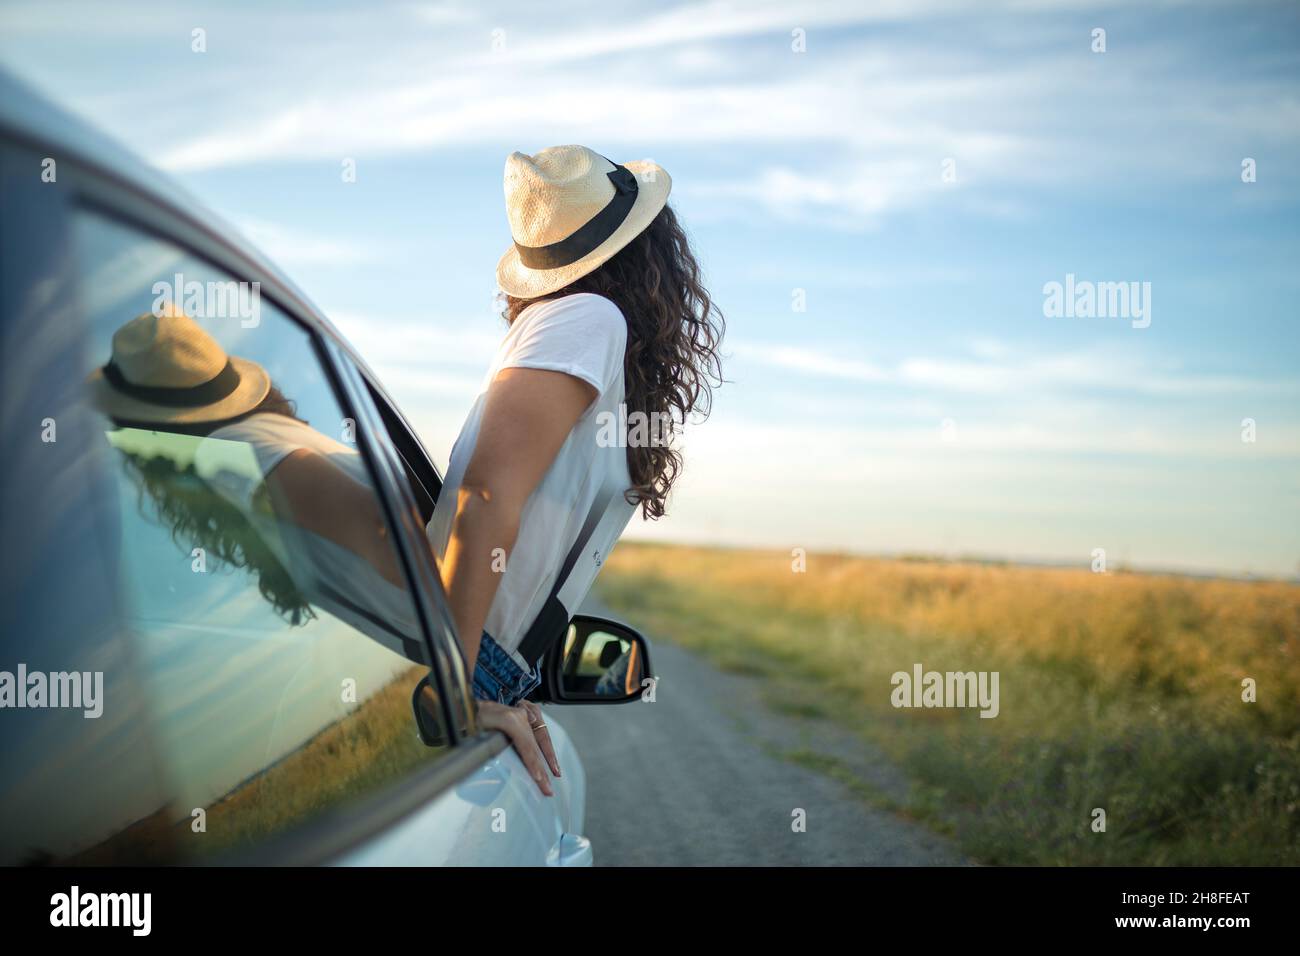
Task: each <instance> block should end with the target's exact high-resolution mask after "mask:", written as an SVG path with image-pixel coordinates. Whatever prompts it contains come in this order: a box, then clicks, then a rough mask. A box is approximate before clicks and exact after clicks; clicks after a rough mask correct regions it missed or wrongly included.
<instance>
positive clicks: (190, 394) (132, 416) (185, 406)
mask: <svg viewBox="0 0 1300 956" xmlns="http://www.w3.org/2000/svg"><path fill="white" fill-rule="evenodd" d="M87 384H88V385H89V386H90V389H91V395H92V400H93V401H94V403H95V405H96V407H98V408H99V409H100V410H101V411H102V412H104V413H105V414H106V415H108V416H109V417H110V418H113V419H116V420H118V421H127V422H140V423H145V422H156V423H159V424H164V423H172V424H178V425H180V424H192V423H198V422H217V421H224V420H225V419H228V418H237V417H238V416H240V415H243V414H245V413H247V412H250V411H252V410H253V409H254V408H256V407H257V406H258V405H259V404H261V401H262V399H264V398H266V395H267V393H268V392H269V391H270V390H271V378H270V376H269V375H267V374H266V370H265V369H264V368H262V366H260V365H258V364H257V363H256V362H250V361H249V360H248V359H243V358H238V357H236V356H228V355H226V353H225V351H224V350H223V349H222V348H221V346H220V345H218V344H217V340H216V339H214V338H213V337H212V336H211V335H209V334H208V333H207V332H205V331H204V330H203V329H202V328H201V327H200V326H199V324H198V323H197V322H195V321H194V320H193V319H191V318H190V317H189V316H187V315H185V314H184V313H183V312H181V311H180V310H178V309H176V308H175V307H174V306H171V305H168V306H167V307H166V308H164V309H162V310H161V312H160V313H159V314H154V313H153V312H146V313H144V314H143V315H138V316H136V317H135V318H134V319H132V320H131V321H130V322H127V323H126V324H125V325H123V326H122V327H121V328H120V329H118V330H117V331H116V332H114V333H113V351H112V357H111V358H110V359H109V361H108V364H106V365H104V366H103V367H102V368H97V369H95V371H93V372H91V373H90V377H89V379H88V380H87Z"/></svg>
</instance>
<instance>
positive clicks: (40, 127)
mask: <svg viewBox="0 0 1300 956" xmlns="http://www.w3.org/2000/svg"><path fill="white" fill-rule="evenodd" d="M2 139H10V140H15V141H18V142H21V143H24V144H26V145H28V146H31V147H33V148H36V149H39V150H41V151H43V152H45V153H48V154H49V155H53V156H63V157H68V158H70V159H71V160H72V161H73V162H75V163H76V164H77V165H80V166H84V167H86V168H87V169H89V170H92V171H94V172H95V173H97V174H99V175H101V176H103V177H105V178H107V179H109V180H112V181H115V182H116V183H117V184H118V185H119V186H121V187H122V188H124V189H127V190H130V191H132V192H135V193H137V194H139V195H141V196H142V197H144V198H145V199H147V200H148V201H150V202H152V203H155V204H157V205H160V206H163V207H166V208H167V210H168V211H169V212H170V213H172V214H174V215H175V216H176V217H177V218H178V219H181V220H184V221H186V222H187V223H188V224H189V225H190V226H192V227H194V228H196V229H199V230H202V231H203V232H205V233H207V234H208V237H209V238H211V239H215V240H216V241H217V242H219V243H220V244H221V245H222V246H224V247H226V249H227V250H229V251H231V252H233V253H235V255H236V256H237V257H238V258H240V259H243V260H245V261H246V262H248V263H249V265H250V266H251V267H252V269H251V270H250V271H251V272H254V273H256V274H255V275H250V276H247V277H244V276H241V277H240V278H256V279H259V280H261V281H262V282H263V284H264V285H267V286H274V287H277V290H278V291H279V293H280V294H281V297H282V298H285V297H287V298H288V299H290V300H292V303H293V305H294V306H296V308H295V310H294V313H295V316H296V317H297V318H298V319H299V320H300V321H303V322H305V323H306V324H308V325H309V326H312V327H313V328H315V329H316V330H317V331H319V332H322V333H323V334H325V335H327V336H329V337H330V338H331V339H333V340H334V341H336V342H338V343H339V345H340V346H342V347H343V348H344V350H346V352H347V353H348V355H349V356H350V357H351V358H352V359H353V360H354V361H355V362H356V364H357V365H358V366H359V367H360V368H361V369H362V371H363V372H364V373H365V374H366V377H367V378H368V379H369V380H370V382H371V384H372V385H373V386H374V387H375V388H377V389H378V390H379V391H380V392H381V393H383V394H384V397H385V399H387V400H388V402H389V404H390V405H393V407H394V408H396V403H394V402H393V401H392V399H391V397H389V396H388V395H387V393H386V392H384V389H383V387H382V386H381V385H380V384H379V380H378V378H377V377H376V376H375V375H374V373H373V372H372V371H371V370H370V368H369V367H368V366H367V365H366V363H365V361H364V360H363V359H362V358H361V356H359V355H358V354H357V352H356V350H355V349H353V348H352V346H351V345H350V344H349V343H348V341H347V340H346V339H345V338H344V337H343V336H342V335H341V334H340V333H339V331H338V329H336V328H335V327H334V325H333V323H331V322H330V321H329V319H327V318H326V317H325V314H324V313H323V312H321V310H320V309H319V308H317V307H316V305H315V304H314V303H313V302H312V301H311V299H309V298H308V297H307V295H306V294H305V293H304V292H303V291H302V290H301V289H300V288H299V287H298V286H297V285H296V284H295V283H294V282H293V280H291V279H290V278H289V277H288V276H287V275H285V274H284V272H282V271H281V270H280V269H279V267H277V266H276V265H275V264H274V262H272V261H271V260H270V259H269V258H268V257H267V256H265V255H264V254H263V253H262V252H261V251H259V250H258V249H257V247H256V246H254V245H253V244H252V243H250V242H249V241H248V240H247V239H245V238H244V237H243V236H242V235H241V234H240V232H239V230H238V229H237V228H235V227H234V226H233V225H231V224H230V223H229V222H227V221H226V220H225V219H223V218H222V217H220V216H218V215H217V214H216V213H214V212H212V211H211V210H210V209H208V208H207V207H206V206H204V205H203V203H202V202H200V201H199V200H198V199H197V198H195V197H194V195H193V194H192V193H190V192H189V191H188V190H186V189H185V188H184V187H182V186H181V185H180V184H179V183H177V182H176V181H175V180H174V179H172V178H171V177H170V176H168V175H167V174H165V173H163V172H162V171H160V170H158V169H157V168H155V167H153V166H150V165H149V164H148V163H147V162H146V161H145V160H143V159H141V158H140V157H139V156H137V155H136V154H135V153H133V152H131V151H130V150H129V149H127V148H126V147H124V146H123V145H122V144H121V143H119V142H118V141H117V140H115V139H113V138H112V137H111V136H108V135H106V134H104V133H103V132H101V131H100V130H98V129H96V128H95V127H94V126H92V125H91V124H90V123H87V122H85V121H83V120H81V119H78V118H77V117H75V116H73V115H72V114H71V113H69V112H68V111H66V110H64V109H63V108H61V107H59V106H57V105H56V104H54V103H53V102H51V101H50V100H49V99H47V98H45V97H44V96H42V95H41V94H40V93H38V92H37V91H35V90H34V89H32V88H31V87H30V86H28V85H27V84H26V83H23V82H22V81H20V80H18V79H17V78H16V77H14V76H13V75H12V74H10V73H8V72H6V71H5V70H2V69H0V140H2Z"/></svg>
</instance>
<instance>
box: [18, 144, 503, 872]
mask: <svg viewBox="0 0 1300 956" xmlns="http://www.w3.org/2000/svg"><path fill="white" fill-rule="evenodd" d="M11 143H12V144H15V145H18V146H20V147H22V146H32V145H34V146H35V147H36V148H37V149H38V150H39V149H40V148H41V145H42V144H40V143H34V144H33V143H30V142H28V141H27V138H26V137H18V138H17V139H16V142H15V140H11V139H10V138H9V131H8V130H3V131H0V146H2V147H3V148H6V149H7V148H8V147H9V146H10V145H11ZM48 152H49V150H48V149H47V150H46V153H47V154H48ZM55 152H56V153H58V152H59V151H57V150H56V151H55ZM60 180H61V182H60V185H61V186H64V187H65V188H67V189H68V193H67V194H66V196H65V197H64V199H63V201H61V202H60V203H59V204H58V213H57V215H58V218H59V219H60V220H62V221H61V222H60V224H59V228H58V229H57V232H58V234H59V235H60V237H61V241H62V242H64V243H65V244H67V243H68V242H70V239H71V232H72V228H73V223H74V219H75V217H76V216H77V215H78V214H79V213H80V212H81V211H83V210H85V211H89V212H91V213H94V214H98V215H101V216H104V217H106V218H108V219H109V220H110V221H113V222H117V223H119V224H122V225H124V226H126V227H128V228H132V229H135V230H138V231H140V232H141V233H142V235H144V236H146V237H149V238H154V239H157V240H161V241H166V242H170V243H172V244H174V245H175V246H176V247H177V248H178V249H180V250H182V251H183V252H184V253H186V254H188V255H192V256H194V257H195V258H196V259H198V260H200V261H203V262H206V263H207V264H208V265H210V266H212V267H213V268H216V269H220V270H222V271H223V272H225V273H226V274H228V275H230V276H231V278H233V279H236V280H242V281H248V282H258V283H259V284H260V285H259V288H260V294H261V295H262V296H265V297H266V299H267V300H268V301H269V302H271V303H272V304H273V305H274V306H275V307H276V308H277V309H279V310H280V312H281V313H283V314H284V316H285V317H286V318H287V319H288V320H289V321H291V322H293V323H294V324H295V325H297V326H298V327H300V328H302V329H303V330H304V331H305V332H306V333H307V335H308V341H309V342H310V343H311V347H312V348H313V349H314V351H315V353H316V357H317V359H318V360H319V361H320V362H321V365H322V368H323V369H324V370H325V371H326V373H327V374H328V375H329V376H330V385H331V387H332V388H333V389H334V391H335V397H336V398H337V399H338V401H339V403H340V406H341V408H342V410H343V412H344V414H346V415H349V416H351V417H353V418H354V419H355V420H356V421H357V422H358V424H360V423H362V422H363V421H369V422H370V426H369V427H363V428H360V429H359V431H361V432H362V433H363V434H362V438H361V442H360V444H361V445H362V447H361V452H362V455H363V456H364V458H365V460H366V462H367V468H368V470H369V471H370V473H371V475H372V478H373V480H374V481H375V492H376V494H377V495H378V497H379V500H380V502H381V504H382V506H383V508H384V510H385V517H386V518H387V519H388V521H389V523H390V526H391V527H392V528H393V529H394V531H395V534H394V536H395V538H396V539H397V540H398V542H399V543H398V550H399V554H400V557H401V560H402V564H403V573H404V576H405V578H406V580H407V584H408V587H409V588H410V590H411V594H412V597H413V600H414V603H415V606H416V611H417V616H418V617H419V622H420V627H421V631H422V634H423V638H424V641H425V648H426V651H427V652H428V654H429V655H430V660H431V661H432V662H433V665H434V666H433V667H431V668H430V670H431V672H432V674H433V679H434V680H435V681H436V682H437V690H438V693H439V698H440V700H441V701H442V702H443V709H444V715H448V714H449V712H450V713H451V714H454V713H455V712H454V711H453V710H452V708H451V704H450V701H451V700H452V697H451V696H450V695H451V694H453V693H454V694H456V695H458V696H459V697H460V698H462V699H464V700H465V701H466V708H465V721H464V724H463V726H462V724H460V723H458V722H457V721H456V720H454V719H452V720H448V721H447V723H446V726H447V730H448V746H449V753H448V754H447V755H446V756H444V757H443V758H442V759H441V760H438V761H436V762H435V763H434V764H433V765H432V766H430V767H426V768H424V769H423V770H417V771H415V772H413V773H411V774H408V775H407V776H406V777H404V778H403V779H401V780H398V781H395V782H394V783H393V784H391V785H390V786H388V787H385V788H383V789H381V790H380V791H378V792H376V793H375V794H372V795H369V796H367V797H363V798H361V799H360V800H358V801H357V804H356V805H355V806H353V807H350V808H344V809H339V810H335V811H329V812H326V813H324V814H322V816H321V817H320V818H319V819H317V820H311V821H307V822H305V823H303V824H302V825H301V826H298V827H296V828H294V830H293V831H291V832H287V833H285V834H283V835H280V836H277V837H272V838H271V839H269V840H267V841H265V842H264V843H263V844H261V845H260V846H259V847H256V848H252V849H250V850H245V851H241V852H239V853H238V854H237V855H235V856H233V857H232V858H230V859H229V860H226V861H225V862H235V863H240V864H256V863H259V862H260V863H272V862H274V863H278V864H290V865H311V864H316V863H322V862H327V861H328V860H330V859H332V858H334V857H337V856H339V855H341V854H343V853H344V852H346V851H347V850H349V849H351V848H353V847H354V846H355V845H356V844H357V843H359V842H362V841H364V840H365V839H368V838H370V837H374V836H376V835H378V834H380V833H382V832H383V831H384V830H385V829H387V828H388V827H390V826H392V825H394V824H396V823H397V822H398V821H399V820H400V819H401V818H402V817H404V816H406V815H408V814H410V813H412V812H415V811H416V810H418V809H419V808H420V807H422V806H425V805H427V803H428V802H429V801H431V800H433V799H434V798H436V797H438V796H439V795H441V794H442V793H444V792H446V791H447V790H449V789H450V788H452V787H453V786H455V785H456V784H457V783H459V782H460V781H462V780H463V779H464V778H465V777H466V776H468V775H469V774H470V773H472V772H473V770H474V769H476V768H477V767H480V766H482V764H483V763H484V762H486V761H488V760H491V759H493V758H494V757H495V756H496V755H497V754H499V753H501V752H502V751H504V750H505V749H506V747H507V746H508V741H507V740H506V738H505V737H504V735H502V734H485V733H483V732H482V730H481V728H480V727H479V725H478V723H477V710H476V708H475V707H474V705H473V698H472V695H471V693H470V691H469V682H468V677H467V674H466V669H465V665H464V658H463V655H462V653H461V651H460V647H459V642H458V641H456V640H455V631H454V625H452V624H450V622H451V615H450V610H449V608H448V606H447V604H446V599H445V597H444V595H443V592H442V587H441V581H440V579H438V577H437V575H436V573H435V574H432V575H430V573H429V569H430V568H432V567H433V559H432V555H431V553H429V554H428V557H427V561H422V560H420V559H419V555H421V554H422V553H427V549H416V548H414V547H413V543H412V540H411V534H412V532H411V530H410V524H409V521H400V520H397V514H398V513H399V511H400V509H401V508H403V507H404V508H406V509H407V510H406V512H405V514H407V515H411V514H414V513H417V512H413V511H411V510H410V509H411V508H413V507H415V498H414V493H413V491H412V490H411V488H410V486H409V483H408V480H407V478H406V475H405V474H404V472H402V471H401V469H400V468H399V467H397V466H395V465H394V462H400V461H401V460H402V459H401V456H400V455H399V453H398V451H397V450H396V448H395V447H394V445H393V442H392V439H391V437H390V436H389V431H388V429H387V427H383V422H382V420H381V418H380V416H379V412H378V408H379V404H378V398H379V397H380V396H383V397H384V398H385V400H387V397H386V392H384V390H383V389H382V387H381V386H379V385H378V383H377V381H375V379H374V377H373V374H372V373H370V371H369V369H368V368H367V367H366V365H365V363H364V362H363V361H362V360H361V359H360V357H359V356H358V355H357V354H356V352H355V351H354V350H353V349H352V347H351V346H350V345H349V344H348V343H347V342H346V340H344V339H343V338H342V336H341V335H339V333H338V332H337V331H336V330H335V329H334V328H333V326H332V325H331V324H330V323H329V321H328V319H326V318H325V316H324V315H323V314H322V313H321V312H320V311H319V310H317V309H316V308H315V307H314V306H313V305H312V304H311V303H310V302H308V301H307V300H306V299H305V298H303V297H302V296H301V295H300V294H299V293H298V292H297V291H296V290H295V289H294V288H293V287H292V286H291V285H289V284H287V283H285V282H283V281H281V279H280V277H279V276H278V275H277V273H276V272H275V271H274V269H273V268H272V267H271V266H270V264H269V262H264V261H259V259H258V258H256V257H254V255H252V254H249V253H248V252H245V251H244V250H243V249H241V248H240V247H239V245H237V244H236V243H233V242H232V241H231V240H230V239H228V238H227V237H226V236H224V235H222V234H221V233H220V232H219V231H217V230H216V228H214V227H213V225H211V224H210V223H209V222H205V221H204V220H203V219H202V218H200V217H198V216H195V215H192V214H190V213H188V212H187V211H186V210H185V209H184V208H181V207H180V206H178V205H176V204H175V203H173V202H171V201H170V200H168V199H166V198H164V197H162V196H160V195H158V194H156V193H153V192H151V191H149V190H148V189H146V188H143V187H141V186H140V185H139V184H137V183H136V182H134V181H133V180H131V179H130V178H126V177H123V176H119V175H116V174H114V173H113V171H112V170H109V169H105V168H103V167H100V166H97V165H95V164H94V162H93V160H88V159H85V158H83V157H80V156H77V155H75V154H74V155H72V156H68V157H66V158H64V159H60ZM41 188H49V187H48V186H43V187H41ZM4 231H5V233H6V234H9V235H11V234H12V232H11V229H10V228H6V229H5V230H4ZM231 232H232V233H233V230H231ZM71 269H72V273H71V274H72V275H73V276H77V277H79V276H80V275H81V274H82V268H81V263H80V262H79V261H77V260H76V259H75V257H74V258H73V259H72V262H71ZM349 370H350V372H349ZM350 376H356V377H357V380H356V381H354V382H351V383H350ZM360 390H364V395H365V397H366V398H368V399H369V404H367V402H365V401H361V400H359V397H360V396H361V395H362V394H363V391H360ZM388 404H389V405H390V408H391V402H389V403H388ZM371 408H373V409H375V411H373V412H372V411H370V410H369V409H371ZM392 411H394V412H395V413H396V410H395V408H392ZM396 414H397V417H398V418H399V419H400V420H401V421H402V422H403V424H404V423H405V419H404V418H402V417H401V416H400V413H396ZM381 436H382V437H381ZM407 437H408V438H409V439H411V441H412V442H413V446H414V447H415V448H418V449H419V450H420V453H421V455H422V456H423V457H424V459H425V463H426V464H428V466H429V467H430V468H431V469H432V468H433V466H432V464H431V463H430V462H429V459H428V456H427V453H425V452H424V449H423V446H422V445H421V444H420V443H419V442H418V441H416V440H415V439H414V436H413V435H412V434H411V433H410V432H409V429H408V430H407ZM433 473H434V474H435V475H436V474H437V471H436V469H433ZM396 475H400V476H401V477H400V480H398V479H397V478H396ZM439 484H441V481H440V476H439ZM419 530H420V534H421V537H422V536H423V529H419ZM417 569H418V570H417ZM435 570H436V569H435ZM431 578H432V580H431ZM439 618H441V620H442V624H443V626H441V627H439V626H435V623H434V622H435V621H438V620H439ZM449 628H450V630H449ZM152 719H153V718H152V716H151V717H150V720H152ZM155 732H156V731H155V730H153V729H151V730H150V733H151V734H152V733H155Z"/></svg>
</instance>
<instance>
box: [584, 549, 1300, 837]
mask: <svg viewBox="0 0 1300 956" xmlns="http://www.w3.org/2000/svg"><path fill="white" fill-rule="evenodd" d="M806 567H807V569H806V572H804V573H794V572H793V571H792V558H791V556H790V554H788V553H784V552H776V551H740V550H724V549H702V548H678V547H662V546H646V545H632V544H629V543H624V544H623V545H621V546H620V547H619V549H618V550H617V551H616V552H615V553H614V555H613V556H612V558H611V560H610V561H609V562H608V564H607V566H606V568H605V570H604V572H603V574H602V578H601V582H600V589H601V593H602V595H603V596H604V598H605V599H606V600H607V601H608V602H609V603H610V604H611V605H612V606H614V607H615V608H617V609H619V610H620V611H621V612H623V613H624V614H626V615H627V616H628V617H629V620H631V621H632V622H633V623H634V624H642V625H644V626H646V627H647V628H648V629H650V630H651V631H652V632H657V633H660V634H662V635H664V636H667V637H671V638H672V639H673V640H675V641H678V642H680V643H682V644H684V645H687V646H691V647H694V648H696V649H699V650H701V651H703V652H705V653H706V654H709V655H711V656H712V657H713V658H714V659H715V660H716V661H717V662H718V663H720V664H721V665H722V666H724V667H727V668H730V669H733V670H741V671H746V672H750V673H754V674H758V675H762V676H766V677H768V678H769V679H770V681H771V683H772V688H773V697H774V700H776V701H777V702H780V701H781V700H782V697H783V696H784V698H785V703H786V704H787V705H789V709H791V710H792V711H800V710H805V711H806V710H808V709H809V708H810V707H811V709H812V711H813V712H821V713H825V714H826V715H828V716H832V717H835V718H837V719H840V720H844V721H847V722H849V723H851V724H853V725H855V726H859V727H861V728H862V730H863V732H864V733H865V734H867V735H868V736H871V737H873V738H875V739H877V740H878V741H879V742H880V743H881V744H883V745H885V746H886V747H887V749H889V750H890V751H891V752H892V753H893V754H895V755H896V756H897V757H898V759H899V760H900V761H901V762H903V763H904V764H905V765H907V766H908V767H909V769H911V770H912V771H913V775H914V777H915V778H916V779H917V780H918V792H917V799H916V801H915V804H916V806H915V809H916V811H917V812H918V813H922V814H924V815H928V816H929V817H930V818H931V819H932V820H933V821H934V822H935V823H936V824H938V825H940V826H943V827H945V828H948V829H952V830H954V832H956V833H957V834H958V835H959V836H960V837H962V838H963V840H964V842H965V843H966V845H967V848H968V849H969V850H971V851H972V852H974V853H975V854H976V855H977V856H979V857H980V858H983V859H988V860H992V861H1004V862H1040V863H1045V862H1110V863H1133V862H1143V863H1163V862H1185V863H1196V862H1225V863H1236V862H1240V863H1249V862H1267V861H1271V862H1283V861H1286V862H1296V861H1300V826H1297V822H1296V821H1297V808H1298V807H1300V760H1298V759H1297V757H1298V754H1300V587H1297V586H1296V585H1292V584H1287V583H1282V582H1243V581H1228V580H1202V579H1191V578H1184V577H1177V576H1171V575H1145V574H1129V573H1118V574H1106V575H1102V574H1093V573H1091V572H1089V571H1087V570H1058V569H1048V568H1029V567H1010V566H1000V565H981V564H962V563H943V562H927V561H910V560H881V559H870V558H853V557H843V556H833V555H817V554H813V555H809V556H808V558H807V566H806ZM914 663H921V664H923V665H924V667H925V668H926V669H927V670H963V671H966V670H977V671H998V672H999V673H1000V675H1001V714H1000V715H999V717H998V718H996V719H993V720H980V719H978V718H977V717H975V714H974V713H973V712H970V711H964V712H955V711H952V710H935V711H916V710H894V709H893V708H892V707H891V705H890V703H889V693H890V690H891V689H892V688H891V684H890V680H889V679H890V676H891V675H892V674H893V673H894V672H896V671H900V670H910V669H911V667H912V665H913V664H914ZM1245 678H1251V679H1253V680H1254V681H1255V682H1256V683H1257V686H1258V700H1257V702H1255V703H1245V702H1243V700H1242V681H1243V679H1245ZM810 689H811V690H812V697H811V702H810V698H809V690H810ZM795 698H799V699H798V700H797V701H795V702H794V703H791V702H792V701H794V700H795ZM971 718H974V719H971ZM1099 806H1100V807H1104V808H1107V810H1108V815H1109V817H1110V820H1111V824H1110V827H1109V832H1108V833H1107V834H1092V833H1091V831H1090V830H1088V828H1087V823H1088V822H1089V819H1090V818H1089V816H1088V813H1089V811H1090V809H1091V808H1094V807H1099ZM1090 837H1095V839H1089V838H1090ZM1106 837H1109V838H1110V839H1106ZM1035 840H1037V842H1036V843H1035Z"/></svg>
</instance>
